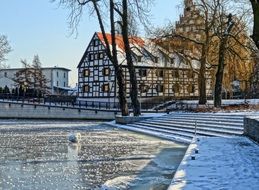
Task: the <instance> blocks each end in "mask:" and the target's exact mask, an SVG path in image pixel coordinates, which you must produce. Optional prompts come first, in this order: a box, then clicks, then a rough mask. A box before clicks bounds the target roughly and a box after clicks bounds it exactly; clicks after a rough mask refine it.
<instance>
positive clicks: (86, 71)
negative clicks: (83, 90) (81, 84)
mask: <svg viewBox="0 0 259 190" xmlns="http://www.w3.org/2000/svg"><path fill="white" fill-rule="evenodd" d="M89 75H90V71H89V69H85V70H84V77H88V76H89Z"/></svg>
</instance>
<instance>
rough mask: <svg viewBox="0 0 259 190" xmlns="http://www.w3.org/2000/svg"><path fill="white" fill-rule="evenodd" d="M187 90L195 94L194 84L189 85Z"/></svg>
mask: <svg viewBox="0 0 259 190" xmlns="http://www.w3.org/2000/svg"><path fill="white" fill-rule="evenodd" d="M187 90H188V92H189V93H194V92H195V86H194V84H189V85H188V89H187Z"/></svg>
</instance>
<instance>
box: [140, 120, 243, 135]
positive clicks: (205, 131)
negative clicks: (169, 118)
mask: <svg viewBox="0 0 259 190" xmlns="http://www.w3.org/2000/svg"><path fill="white" fill-rule="evenodd" d="M136 124H137V125H144V126H147V127H156V128H164V129H167V130H174V131H179V132H188V133H193V134H194V131H195V126H188V125H171V124H162V125H161V124H160V123H140V122H138V123H136ZM196 132H197V134H198V135H206V136H232V135H241V134H243V131H242V130H239V131H233V130H223V129H215V128H211V127H197V131H196Z"/></svg>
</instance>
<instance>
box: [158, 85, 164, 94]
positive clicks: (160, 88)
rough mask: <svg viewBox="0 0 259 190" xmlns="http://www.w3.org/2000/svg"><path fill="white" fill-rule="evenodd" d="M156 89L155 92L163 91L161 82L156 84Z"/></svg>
mask: <svg viewBox="0 0 259 190" xmlns="http://www.w3.org/2000/svg"><path fill="white" fill-rule="evenodd" d="M156 91H157V92H163V91H164V85H162V84H158V85H156Z"/></svg>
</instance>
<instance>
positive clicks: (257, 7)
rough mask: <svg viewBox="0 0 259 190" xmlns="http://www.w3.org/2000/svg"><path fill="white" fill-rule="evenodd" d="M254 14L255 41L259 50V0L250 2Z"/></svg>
mask: <svg viewBox="0 0 259 190" xmlns="http://www.w3.org/2000/svg"><path fill="white" fill-rule="evenodd" d="M250 2H251V4H252V8H253V14H254V27H253V36H252V38H253V40H254V42H255V45H256V47H257V48H258V49H259V2H258V1H257V0H250Z"/></svg>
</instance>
